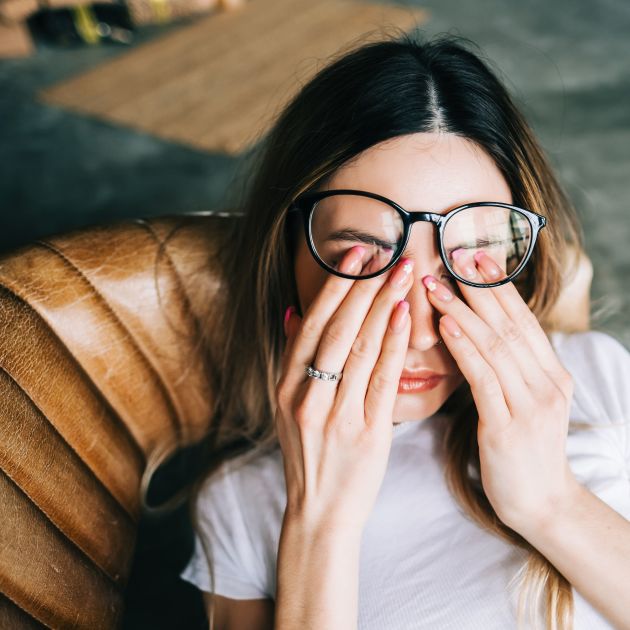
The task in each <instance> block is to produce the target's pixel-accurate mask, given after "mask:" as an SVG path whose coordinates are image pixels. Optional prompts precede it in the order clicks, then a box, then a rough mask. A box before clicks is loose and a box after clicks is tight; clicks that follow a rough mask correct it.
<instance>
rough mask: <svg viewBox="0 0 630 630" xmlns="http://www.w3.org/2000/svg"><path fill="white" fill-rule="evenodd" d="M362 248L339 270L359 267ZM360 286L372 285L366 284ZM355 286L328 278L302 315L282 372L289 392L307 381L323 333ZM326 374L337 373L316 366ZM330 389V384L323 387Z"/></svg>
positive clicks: (333, 368) (348, 280)
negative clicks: (307, 372) (307, 367)
mask: <svg viewBox="0 0 630 630" xmlns="http://www.w3.org/2000/svg"><path fill="white" fill-rule="evenodd" d="M363 251H364V250H363V248H361V247H359V246H357V247H353V248H352V249H351V250H350V251H349V252H348V253H347V254H346V256H345V257H344V258H343V260H342V261H341V263H340V265H339V268H340V270H342V271H345V272H348V273H352V272H353V271H354V270H355V268H357V267H359V266H360V264H361V260H362V256H363ZM362 282H371V280H366V281H362ZM354 283H355V281H354V280H352V279H350V278H341V277H339V276H335V275H334V274H328V277H327V278H326V280H325V281H324V285H323V286H322V288H321V289H320V291H319V292H318V294H317V296H316V297H315V299H314V300H313V301H312V302H311V304H310V305H309V307H308V308H307V309H306V312H305V313H304V314H303V317H302V320H301V325H300V327H299V330H298V331H297V333H296V335H295V338H294V340H293V342H292V344H291V347H290V349H289V351H288V353H287V361H286V369H285V370H284V372H283V379H284V380H285V382H286V384H287V386H288V388H289V389H293V388H295V387H297V385H298V384H299V383H303V382H304V379H305V378H308V377H306V375H305V368H306V366H308V365H310V364H311V363H312V362H313V358H314V357H315V354H316V352H317V347H318V345H319V342H320V339H321V336H322V333H323V331H324V328H325V326H326V325H327V323H328V321H329V320H330V318H331V317H332V315H333V314H334V313H335V311H336V310H337V308H338V307H339V304H340V303H341V302H342V301H343V299H344V298H345V296H346V295H347V293H348V291H349V290H350V288H351V287H352V285H353V284H354ZM317 368H318V369H322V370H326V371H329V372H333V371H338V370H337V369H335V367H334V366H323V365H322V366H317ZM325 385H328V386H330V385H331V383H325Z"/></svg>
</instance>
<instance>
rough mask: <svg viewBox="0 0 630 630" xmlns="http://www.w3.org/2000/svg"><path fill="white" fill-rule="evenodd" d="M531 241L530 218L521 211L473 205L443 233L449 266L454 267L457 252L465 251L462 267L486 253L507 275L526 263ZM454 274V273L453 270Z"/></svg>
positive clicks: (446, 227)
mask: <svg viewBox="0 0 630 630" xmlns="http://www.w3.org/2000/svg"><path fill="white" fill-rule="evenodd" d="M531 238H532V230H531V226H530V223H529V221H528V219H527V217H526V216H525V215H524V214H523V213H522V212H519V211H517V210H512V209H510V208H502V207H500V206H473V207H472V208H466V209H465V210H461V211H460V212H458V213H457V214H455V215H453V217H452V218H451V219H450V220H449V221H448V223H447V224H446V226H445V227H444V234H443V239H444V250H445V252H446V257H447V260H448V263H449V266H451V267H453V256H452V254H453V252H454V251H455V250H463V251H464V252H465V256H463V257H462V260H460V263H459V264H461V263H462V262H466V261H468V260H472V259H473V257H474V255H475V254H476V253H477V252H478V251H480V250H483V251H484V252H486V254H488V255H489V256H490V257H491V258H492V259H493V260H494V261H495V262H496V263H497V265H499V267H501V269H502V270H503V271H504V272H505V274H506V275H508V276H509V275H510V274H512V273H514V271H516V269H517V268H518V267H519V265H520V264H521V262H522V261H523V260H524V258H525V256H526V254H527V251H528V249H529V244H530V242H531ZM451 271H453V273H454V270H453V269H451ZM480 284H482V283H481V282H480ZM488 284H490V283H489V282H488Z"/></svg>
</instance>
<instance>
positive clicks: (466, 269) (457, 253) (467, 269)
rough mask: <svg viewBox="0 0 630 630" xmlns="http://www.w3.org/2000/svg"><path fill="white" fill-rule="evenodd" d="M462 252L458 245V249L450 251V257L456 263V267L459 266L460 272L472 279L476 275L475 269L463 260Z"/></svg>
mask: <svg viewBox="0 0 630 630" xmlns="http://www.w3.org/2000/svg"><path fill="white" fill-rule="evenodd" d="M463 254H464V250H463V249H462V248H461V247H460V248H459V249H455V250H453V251H452V252H451V258H452V259H453V260H454V261H455V262H456V263H457V267H459V268H460V269H461V271H462V273H463V274H464V275H465V276H466V277H467V278H468V279H469V280H472V279H473V278H475V277H476V276H477V270H476V269H475V267H474V266H473V265H471V264H470V263H469V262H466V263H465V262H464V261H463V259H462V256H463Z"/></svg>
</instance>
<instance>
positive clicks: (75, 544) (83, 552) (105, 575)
mask: <svg viewBox="0 0 630 630" xmlns="http://www.w3.org/2000/svg"><path fill="white" fill-rule="evenodd" d="M0 470H2V472H3V473H4V474H5V475H6V476H7V477H8V478H9V479H10V480H11V482H12V483H13V485H14V486H15V487H16V488H17V489H18V491H19V492H21V493H22V494H23V495H24V496H25V497H26V498H27V499H28V500H29V501H30V502H31V503H32V504H33V505H34V506H35V507H36V508H37V509H38V510H39V511H40V512H41V513H42V514H43V515H44V516H45V517H46V519H47V521H48V522H49V523H50V524H51V525H52V526H53V527H54V528H55V529H56V530H57V531H58V532H59V533H60V534H61V535H62V536H63V538H64V539H65V540H67V541H68V542H69V543H71V544H72V545H73V546H74V547H75V548H76V549H77V550H78V551H79V553H81V554H83V556H85V558H87V560H88V561H89V562H90V564H91V565H92V566H93V567H94V568H95V569H96V570H97V571H98V572H99V573H100V574H101V575H103V577H104V578H105V579H106V580H107V581H108V582H110V583H111V584H112V586H114V587H115V588H116V590H117V591H118V592H119V593H120V594H122V593H123V591H122V589H121V586H120V584H119V583H118V582H116V580H115V579H114V577H113V576H111V575H109V573H107V571H105V569H103V568H102V567H101V566H100V565H99V564H98V562H97V561H96V560H95V559H94V558H93V557H92V556H91V555H90V554H89V553H88V552H87V551H86V550H85V549H83V547H82V546H81V545H79V543H77V542H76V541H75V540H73V539H72V538H70V537H69V536H68V535H67V534H66V532H65V531H64V530H63V529H61V527H60V526H59V525H58V524H57V523H56V522H55V521H53V520H52V518H51V517H50V515H49V514H48V512H47V511H46V510H45V509H44V508H43V507H42V506H41V505H40V504H39V503H38V502H37V501H35V499H34V498H33V497H32V496H31V495H30V494H29V493H28V492H27V491H26V490H25V489H24V488H23V487H22V486H20V484H19V483H18V482H17V481H16V480H15V479H14V478H13V476H12V475H11V473H9V472H8V471H7V470H5V469H4V467H3V466H0Z"/></svg>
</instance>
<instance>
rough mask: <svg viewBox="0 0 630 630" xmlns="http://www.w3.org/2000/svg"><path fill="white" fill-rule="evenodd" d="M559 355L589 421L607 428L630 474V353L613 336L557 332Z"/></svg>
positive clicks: (588, 332) (629, 474)
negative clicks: (570, 375) (569, 373)
mask: <svg viewBox="0 0 630 630" xmlns="http://www.w3.org/2000/svg"><path fill="white" fill-rule="evenodd" d="M556 339H557V340H558V341H559V347H558V349H559V357H560V359H561V360H562V361H563V363H564V364H565V367H567V369H569V371H570V372H571V374H572V376H573V380H574V398H575V400H576V402H577V404H578V407H579V409H580V410H581V411H582V414H583V415H584V416H585V419H586V420H587V421H589V422H596V423H601V424H602V425H603V426H606V425H608V427H609V428H610V430H609V431H607V434H608V435H609V439H610V440H614V445H615V447H616V449H617V450H618V452H619V453H620V455H621V457H623V460H624V464H625V472H626V474H627V475H628V477H630V352H628V350H627V349H626V347H625V346H624V345H623V344H622V343H620V342H619V341H618V340H617V339H615V338H614V337H613V336H612V335H609V334H608V333H604V332H601V331H597V330H590V331H586V332H581V333H573V334H570V335H565V334H560V335H559V337H557V338H556Z"/></svg>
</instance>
